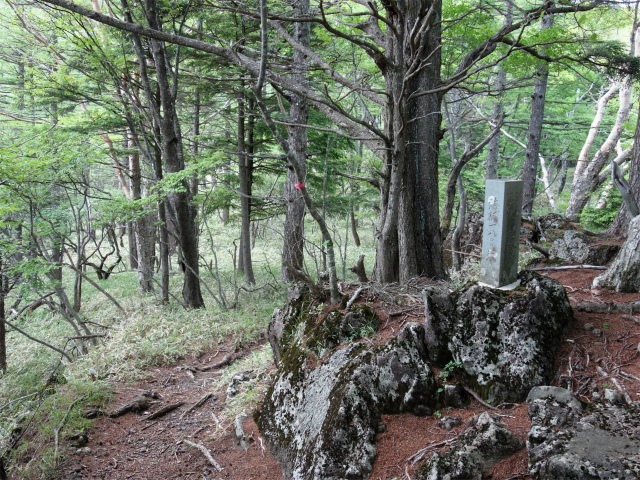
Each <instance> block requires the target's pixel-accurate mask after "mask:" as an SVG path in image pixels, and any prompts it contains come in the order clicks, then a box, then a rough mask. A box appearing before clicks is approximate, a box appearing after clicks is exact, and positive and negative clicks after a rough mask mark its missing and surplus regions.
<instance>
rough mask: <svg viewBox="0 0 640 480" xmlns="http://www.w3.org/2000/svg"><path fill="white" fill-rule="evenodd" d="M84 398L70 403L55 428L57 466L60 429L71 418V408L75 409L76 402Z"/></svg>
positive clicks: (55, 459) (54, 452) (56, 462)
mask: <svg viewBox="0 0 640 480" xmlns="http://www.w3.org/2000/svg"><path fill="white" fill-rule="evenodd" d="M82 399H84V395H83V396H82V397H80V398H76V399H75V400H74V401H73V402H72V403H71V405H69V408H67V412H66V413H65V414H64V417H62V420H61V421H60V423H59V424H58V426H57V427H56V428H55V429H54V430H53V437H54V449H53V461H54V463H55V464H56V466H57V465H58V440H59V439H58V437H59V436H60V430H62V428H63V427H64V424H65V423H67V419H68V418H69V414H70V413H71V410H73V407H75V406H76V403H78V402H79V401H80V400H82Z"/></svg>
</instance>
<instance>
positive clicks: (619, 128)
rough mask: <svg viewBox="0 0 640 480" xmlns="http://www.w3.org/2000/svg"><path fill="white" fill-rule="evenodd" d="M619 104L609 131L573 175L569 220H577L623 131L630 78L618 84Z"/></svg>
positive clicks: (629, 96)
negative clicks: (588, 159) (589, 159)
mask: <svg viewBox="0 0 640 480" xmlns="http://www.w3.org/2000/svg"><path fill="white" fill-rule="evenodd" d="M619 98H620V105H619V108H618V113H617V115H616V121H615V123H614V125H613V127H612V128H611V131H610V132H609V135H608V137H607V139H606V140H605V141H604V143H603V144H602V145H601V146H600V148H599V149H598V151H597V152H596V153H595V154H594V156H593V158H592V159H591V161H590V162H589V164H588V165H587V166H586V167H585V168H583V170H582V173H581V174H580V176H578V177H574V181H573V188H572V189H571V197H570V198H569V205H568V206H567V211H566V215H567V217H569V218H570V219H571V220H574V221H575V220H577V219H578V218H579V216H580V214H581V213H582V210H584V207H585V206H586V205H587V202H588V200H589V196H590V195H591V192H593V191H594V190H595V189H596V188H597V186H598V177H599V175H600V172H601V170H602V169H603V168H604V166H605V165H606V164H608V163H609V157H610V155H611V152H612V151H614V149H615V145H616V143H617V142H618V140H619V139H620V136H621V135H622V132H623V126H624V123H625V122H626V121H627V120H628V119H629V110H630V109H631V81H630V79H628V78H627V79H624V80H622V82H621V84H620V95H619Z"/></svg>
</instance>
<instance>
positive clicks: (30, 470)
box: [0, 0, 640, 479]
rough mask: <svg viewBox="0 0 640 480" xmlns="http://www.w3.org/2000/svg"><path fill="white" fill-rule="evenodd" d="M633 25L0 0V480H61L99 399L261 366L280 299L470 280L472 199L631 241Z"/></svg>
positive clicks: (313, 4)
mask: <svg viewBox="0 0 640 480" xmlns="http://www.w3.org/2000/svg"><path fill="white" fill-rule="evenodd" d="M638 14H639V12H638V2H633V1H623V0H620V1H617V0H616V1H606V0H588V1H581V0H571V1H570V0H545V1H538V0H449V1H445V2H441V1H440V0H370V1H369V0H317V1H316V0H272V1H269V2H267V1H266V0H250V1H244V0H220V1H218V0H141V1H134V0H91V1H90V2H87V1H83V0H2V1H1V2H0V23H1V25H2V30H3V32H4V33H2V35H0V37H1V38H0V74H1V79H2V81H1V86H0V102H1V103H0V479H2V478H29V479H31V478H34V479H35V478H49V477H47V476H50V475H55V472H56V471H58V470H57V469H58V467H59V465H60V462H62V461H63V459H64V455H63V454H62V453H61V452H60V451H59V450H60V449H61V447H59V442H61V441H62V440H61V438H62V436H61V434H60V432H61V430H62V429H63V428H66V429H69V428H75V429H76V430H84V429H89V428H90V425H91V421H90V420H89V419H87V418H84V417H83V416H82V411H81V410H82V408H80V407H79V406H78V405H105V404H106V403H107V402H109V400H110V399H111V398H112V396H113V387H112V383H111V382H113V381H118V382H125V381H136V380H140V379H142V378H144V377H145V375H146V373H145V372H147V371H148V370H149V369H151V368H154V367H159V366H165V365H169V364H173V363H175V362H176V361H178V360H181V359H184V358H186V357H188V356H189V355H194V354H202V352H210V351H215V350H216V349H218V350H220V348H222V347H221V346H225V348H227V347H229V345H232V346H233V348H235V349H241V348H245V347H246V346H248V345H252V344H253V343H254V342H256V341H257V340H258V339H259V338H261V336H262V335H263V332H264V331H265V330H266V328H267V325H268V324H269V319H270V317H271V314H272V312H273V310H274V308H276V307H281V306H282V304H283V302H284V301H285V300H286V298H287V288H288V287H289V286H290V285H291V284H292V283H295V282H301V283H303V284H306V285H308V286H309V287H310V289H311V291H312V293H314V295H316V294H317V295H316V296H317V297H318V298H319V297H322V296H323V295H324V291H325V289H326V292H327V293H326V299H325V300H324V303H322V305H323V306H324V304H325V303H326V304H327V305H338V304H340V302H341V301H342V300H343V296H344V295H345V294H346V292H347V291H349V288H348V285H351V284H355V283H356V282H360V283H361V284H365V283H366V282H370V281H371V282H372V285H373V284H375V285H377V286H378V287H376V288H379V289H381V291H384V289H385V288H386V287H385V286H386V285H392V286H394V287H393V288H400V289H402V288H403V287H402V286H403V285H407V284H411V282H415V279H416V278H427V279H430V280H431V281H436V282H440V283H442V284H446V285H450V286H452V288H453V287H454V286H460V285H463V284H464V283H466V282H467V281H468V280H474V279H475V280H477V278H478V272H479V263H478V257H479V255H480V253H481V245H479V242H480V240H479V239H478V238H475V239H474V238H473V236H472V235H470V234H469V232H470V231H471V230H472V229H473V226H474V225H477V224H478V222H479V221H480V220H481V218H482V209H483V201H484V189H485V187H484V185H485V181H486V180H487V179H521V180H522V181H523V183H524V193H523V212H522V215H523V219H525V220H527V221H529V222H530V223H531V225H533V228H534V230H535V225H536V219H537V218H540V217H542V216H544V215H547V214H549V213H554V214H559V215H561V216H562V218H564V219H566V220H567V221H570V222H573V223H574V224H575V225H580V228H584V229H585V230H589V231H593V232H603V233H602V234H603V235H606V236H607V238H615V239H619V240H620V242H622V243H623V242H624V240H625V238H626V236H627V229H628V228H629V224H630V220H631V218H633V217H634V216H636V215H638V212H637V205H636V206H635V209H636V210H635V211H634V210H633V207H632V206H631V207H630V204H629V201H628V200H627V199H628V198H629V197H631V198H632V199H633V198H634V197H635V198H636V199H638V200H640V145H638V142H635V143H634V140H635V139H637V138H638V136H639V135H640V129H639V127H638V126H637V125H636V124H637V122H638V108H637V105H638V96H639V95H638V91H639V90H638V80H639V78H640V30H639V29H640V18H639V16H638ZM620 185H623V187H619V186H620ZM625 188H626V190H625ZM630 208H631V213H630V212H629V210H630ZM529 233H531V232H528V234H529ZM634 235H635V236H636V237H638V238H640V233H638V232H636V233H635V234H634ZM540 249H541V247H536V246H531V243H528V246H527V247H526V248H525V249H524V250H521V253H520V257H521V266H524V265H525V264H526V262H527V261H528V260H530V259H531V258H533V257H534V256H536V255H539V252H540ZM542 250H543V251H544V249H542ZM546 256H548V254H547V255H546ZM356 295H357V294H356ZM267 347H268V345H267ZM261 348H262V347H261ZM252 352H253V353H252V354H251V355H250V356H249V357H247V358H246V359H244V360H242V361H243V362H246V363H247V365H249V366H251V368H254V366H255V365H259V366H260V367H255V368H263V369H266V368H267V367H266V365H268V364H269V362H270V355H271V353H270V350H269V349H268V348H264V349H257V350H252ZM172 362H173V363H172ZM247 368H248V367H247ZM231 375H232V374H231V373H230V372H227V373H224V374H223V375H221V376H220V377H217V378H216V379H215V380H213V381H212V382H213V384H212V385H215V386H216V388H222V385H223V384H225V383H224V382H225V381H226V382H227V383H228V382H229V381H230V379H231ZM445 379H446V376H445ZM212 388H213V387H212ZM225 388H226V387H225ZM258 390H259V389H258ZM249 393H251V392H249ZM256 395H258V393H256ZM247 397H252V395H249V394H247V395H245V397H244V400H245V401H246V402H249V406H247V404H246V403H245V404H243V403H242V402H239V403H238V404H237V405H231V406H230V407H229V412H226V413H225V414H224V415H222V414H220V415H221V417H220V418H221V420H220V421H221V422H222V424H223V425H224V428H231V427H230V426H231V424H232V423H233V419H234V418H235V417H236V416H237V415H238V413H239V412H240V411H242V410H244V409H247V410H251V408H250V406H251V405H254V404H255V399H253V398H249V399H247ZM252 402H253V403H252ZM85 410H86V409H85ZM223 417H224V418H223ZM217 421H218V420H216V422H217ZM217 430H218V429H217V428H216V431H217ZM59 434H60V435H59ZM59 436H60V440H59ZM203 448H204V447H203ZM51 478H54V477H51ZM113 478H116V477H113ZM265 478H266V477H265Z"/></svg>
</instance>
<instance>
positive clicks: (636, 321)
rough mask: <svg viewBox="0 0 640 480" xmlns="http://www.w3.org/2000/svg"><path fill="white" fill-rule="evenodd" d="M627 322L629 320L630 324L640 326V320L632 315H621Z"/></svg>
mask: <svg viewBox="0 0 640 480" xmlns="http://www.w3.org/2000/svg"><path fill="white" fill-rule="evenodd" d="M620 316H621V317H622V318H624V319H625V320H629V321H630V322H633V323H635V324H636V325H640V320H639V319H637V318H636V317H634V316H632V315H620Z"/></svg>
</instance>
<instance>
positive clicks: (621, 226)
mask: <svg viewBox="0 0 640 480" xmlns="http://www.w3.org/2000/svg"><path fill="white" fill-rule="evenodd" d="M629 187H630V188H631V193H632V195H633V196H634V197H635V199H636V202H638V201H640V114H639V115H638V122H637V123H636V131H635V135H634V138H633V150H632V151H631V161H630V165H629ZM630 221H631V216H630V215H629V210H628V209H627V206H626V205H624V204H623V205H622V208H620V211H619V212H618V214H617V215H616V218H615V220H614V221H613V223H612V224H611V226H610V227H609V228H608V229H607V231H606V233H607V234H608V235H615V236H618V237H620V236H624V235H626V234H627V231H628V229H629V222H630Z"/></svg>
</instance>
